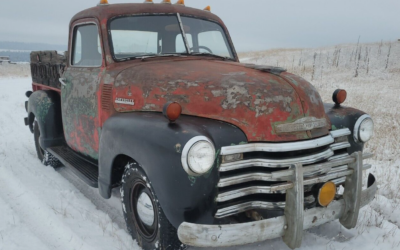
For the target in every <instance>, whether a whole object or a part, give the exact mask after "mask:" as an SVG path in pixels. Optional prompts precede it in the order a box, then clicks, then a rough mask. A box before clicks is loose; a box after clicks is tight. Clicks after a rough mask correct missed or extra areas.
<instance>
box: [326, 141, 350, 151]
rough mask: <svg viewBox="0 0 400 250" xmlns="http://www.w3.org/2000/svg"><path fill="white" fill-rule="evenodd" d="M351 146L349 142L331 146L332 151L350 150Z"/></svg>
mask: <svg viewBox="0 0 400 250" xmlns="http://www.w3.org/2000/svg"><path fill="white" fill-rule="evenodd" d="M350 146H351V145H350V143H349V142H339V143H335V144H332V145H331V149H332V150H333V151H336V150H340V149H344V148H349V147H350Z"/></svg>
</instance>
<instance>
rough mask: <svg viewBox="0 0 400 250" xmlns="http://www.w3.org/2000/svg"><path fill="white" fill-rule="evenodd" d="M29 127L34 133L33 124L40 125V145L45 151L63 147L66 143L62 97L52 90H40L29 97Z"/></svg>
mask: <svg viewBox="0 0 400 250" xmlns="http://www.w3.org/2000/svg"><path fill="white" fill-rule="evenodd" d="M27 111H28V125H29V128H30V130H31V132H33V123H34V120H35V118H36V121H37V123H38V125H39V130H40V139H39V143H40V146H41V147H42V148H43V149H47V148H50V147H54V146H61V145H63V143H64V141H65V140H64V132H63V125H62V114H61V98H60V95H59V94H58V93H57V92H55V91H52V90H38V91H35V92H33V93H32V94H31V95H30V96H29V100H28V107H27Z"/></svg>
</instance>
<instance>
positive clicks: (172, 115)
mask: <svg viewBox="0 0 400 250" xmlns="http://www.w3.org/2000/svg"><path fill="white" fill-rule="evenodd" d="M163 114H164V116H165V117H166V118H167V119H168V120H169V121H170V122H175V121H176V120H178V118H179V117H180V116H181V114H182V106H181V105H180V104H179V103H177V102H167V103H166V104H165V105H164V108H163Z"/></svg>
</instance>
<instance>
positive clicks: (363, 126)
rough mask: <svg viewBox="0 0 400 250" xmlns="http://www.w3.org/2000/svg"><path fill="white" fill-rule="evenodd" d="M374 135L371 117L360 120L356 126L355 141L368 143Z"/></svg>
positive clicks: (367, 116)
mask: <svg viewBox="0 0 400 250" xmlns="http://www.w3.org/2000/svg"><path fill="white" fill-rule="evenodd" d="M373 135H374V122H373V121H372V119H371V117H370V116H369V115H363V116H361V117H360V118H358V120H357V122H356V125H355V126H354V140H355V141H356V142H367V141H369V140H370V139H371V138H372V136H373Z"/></svg>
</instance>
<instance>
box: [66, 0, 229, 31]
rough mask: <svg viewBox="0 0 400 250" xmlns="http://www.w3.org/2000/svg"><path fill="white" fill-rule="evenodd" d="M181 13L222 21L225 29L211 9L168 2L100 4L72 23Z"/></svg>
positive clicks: (74, 18) (79, 15)
mask: <svg viewBox="0 0 400 250" xmlns="http://www.w3.org/2000/svg"><path fill="white" fill-rule="evenodd" d="M176 13H179V14H181V15H183V16H194V17H199V18H203V19H208V20H212V21H214V22H218V23H220V24H221V25H222V26H223V27H224V28H225V29H226V27H225V25H224V23H223V22H222V20H221V19H220V18H219V17H218V16H216V15H214V14H213V13H211V12H210V11H206V10H200V9H195V8H191V7H186V6H184V5H179V4H167V3H128V4H109V5H98V6H96V7H93V8H89V9H86V10H83V11H81V12H79V13H78V14H76V15H75V16H74V17H73V18H72V20H71V23H73V22H75V21H78V20H79V19H84V18H97V19H98V20H99V21H100V22H102V21H103V20H108V19H110V18H113V17H116V16H125V15H138V14H140V15H143V14H149V15H152V14H176Z"/></svg>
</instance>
